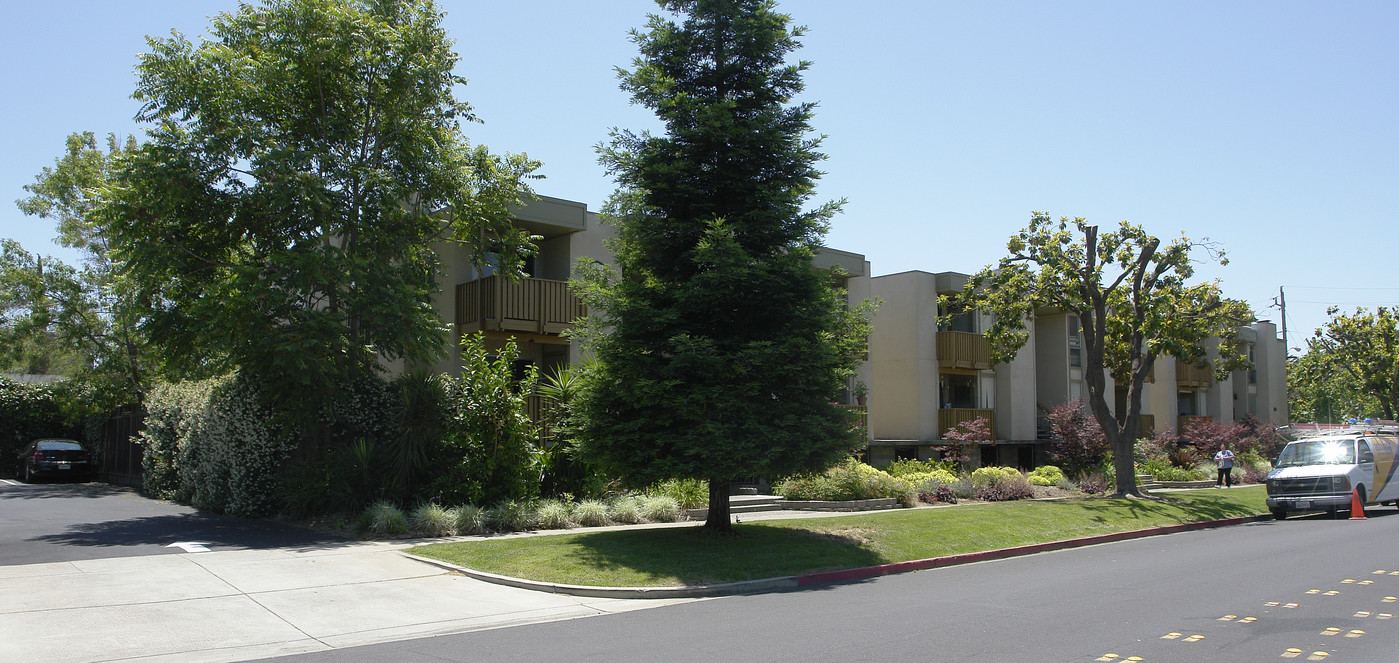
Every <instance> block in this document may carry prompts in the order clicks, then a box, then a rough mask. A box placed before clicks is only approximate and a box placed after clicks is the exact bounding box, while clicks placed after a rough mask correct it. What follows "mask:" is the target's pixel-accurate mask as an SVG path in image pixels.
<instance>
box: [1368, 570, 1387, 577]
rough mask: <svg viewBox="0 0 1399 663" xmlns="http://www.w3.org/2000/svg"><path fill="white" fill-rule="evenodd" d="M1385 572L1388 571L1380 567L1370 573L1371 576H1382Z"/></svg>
mask: <svg viewBox="0 0 1399 663" xmlns="http://www.w3.org/2000/svg"><path fill="white" fill-rule="evenodd" d="M1386 573H1389V572H1388V571H1386V570H1384V569H1380V570H1378V571H1376V572H1374V573H1371V574H1370V575H1373V576H1382V575H1384V574H1386Z"/></svg>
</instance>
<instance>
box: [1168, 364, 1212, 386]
mask: <svg viewBox="0 0 1399 663" xmlns="http://www.w3.org/2000/svg"><path fill="white" fill-rule="evenodd" d="M1213 385H1214V369H1211V368H1209V367H1205V368H1197V367H1195V366H1191V365H1190V364H1187V363H1185V362H1183V361H1181V360H1179V359H1177V360H1176V386H1177V387H1181V388H1187V387H1194V388H1208V387H1210V386H1213Z"/></svg>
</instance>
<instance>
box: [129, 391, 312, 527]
mask: <svg viewBox="0 0 1399 663" xmlns="http://www.w3.org/2000/svg"><path fill="white" fill-rule="evenodd" d="M147 411H148V415H147V417H146V430H145V431H144V432H143V433H142V434H141V441H142V444H143V446H145V448H146V455H145V458H144V459H143V463H144V466H145V471H146V477H147V481H148V483H147V484H146V488H145V489H146V491H147V492H148V493H149V494H152V495H154V496H156V497H161V498H164V499H173V500H176V501H180V502H187V503H190V504H193V505H194V506H195V507H198V508H201V509H208V510H211V511H220V512H224V513H229V514H232V515H236V516H261V515H266V514H268V513H271V512H273V511H274V510H275V509H276V507H277V472H278V470H279V468H280V466H281V464H282V462H283V460H284V459H285V458H286V457H287V455H288V454H289V453H290V451H291V449H292V448H293V447H294V446H295V442H294V440H295V438H294V434H293V432H292V431H288V430H285V429H282V428H280V427H278V426H276V425H274V423H273V421H274V418H273V413H272V410H271V408H270V407H268V404H266V403H265V402H263V399H262V397H261V392H260V391H259V390H258V389H257V387H256V386H255V385H253V384H252V383H251V382H250V381H249V380H246V379H243V378H239V377H225V378H216V379H213V380H205V381H200V382H191V383H184V384H180V385H158V386H157V387H155V388H154V389H152V390H151V392H150V393H149V394H148V395H147Z"/></svg>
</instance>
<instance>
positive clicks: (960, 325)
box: [938, 299, 976, 334]
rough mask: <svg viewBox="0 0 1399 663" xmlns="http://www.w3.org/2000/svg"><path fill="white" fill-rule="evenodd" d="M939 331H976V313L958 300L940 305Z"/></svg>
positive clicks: (970, 332)
mask: <svg viewBox="0 0 1399 663" xmlns="http://www.w3.org/2000/svg"><path fill="white" fill-rule="evenodd" d="M938 331H945V332H967V333H969V334H975V333H976V313H975V311H973V310H971V309H968V308H966V307H964V306H962V304H961V303H960V302H958V301H957V300H955V299H954V300H950V301H948V303H947V305H946V306H942V305H939V306H938Z"/></svg>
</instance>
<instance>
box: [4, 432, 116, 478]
mask: <svg viewBox="0 0 1399 663" xmlns="http://www.w3.org/2000/svg"><path fill="white" fill-rule="evenodd" d="M96 473H97V460H96V459H94V458H93V457H92V453H91V452H89V451H87V450H85V449H83V445H81V444H79V443H78V441H77V440H63V439H44V440H34V441H33V442H30V443H29V445H28V446H26V447H25V448H24V449H23V450H22V451H20V452H19V459H18V461H17V462H16V463H15V477H17V478H18V479H19V480H20V481H24V482H29V481H33V480H34V479H37V478H39V477H43V476H50V477H75V478H82V479H90V478H92V476H93V475H94V474H96Z"/></svg>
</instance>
